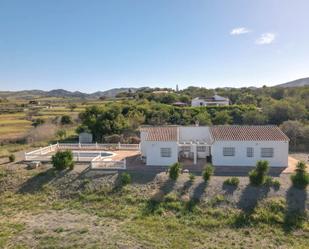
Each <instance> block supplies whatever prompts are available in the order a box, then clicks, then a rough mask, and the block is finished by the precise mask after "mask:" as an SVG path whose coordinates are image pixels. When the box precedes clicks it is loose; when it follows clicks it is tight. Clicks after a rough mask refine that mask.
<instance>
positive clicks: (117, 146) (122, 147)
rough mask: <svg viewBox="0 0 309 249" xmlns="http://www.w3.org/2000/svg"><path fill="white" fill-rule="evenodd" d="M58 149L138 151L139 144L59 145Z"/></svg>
mask: <svg viewBox="0 0 309 249" xmlns="http://www.w3.org/2000/svg"><path fill="white" fill-rule="evenodd" d="M58 148H59V149H75V150H81V149H88V150H89V149H93V150H139V149H140V145H139V144H121V143H110V144H101V143H91V144H82V143H75V144H74V143H71V144H69V143H59V144H58Z"/></svg>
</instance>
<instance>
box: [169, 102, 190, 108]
mask: <svg viewBox="0 0 309 249" xmlns="http://www.w3.org/2000/svg"><path fill="white" fill-rule="evenodd" d="M172 105H173V106H178V107H184V106H187V103H184V102H180V101H178V102H174V103H173V104H172Z"/></svg>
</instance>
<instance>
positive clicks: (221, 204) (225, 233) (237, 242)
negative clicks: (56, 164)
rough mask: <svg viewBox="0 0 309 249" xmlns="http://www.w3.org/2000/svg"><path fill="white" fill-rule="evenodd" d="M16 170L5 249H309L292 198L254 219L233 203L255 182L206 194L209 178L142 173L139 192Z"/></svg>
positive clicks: (307, 229)
mask: <svg viewBox="0 0 309 249" xmlns="http://www.w3.org/2000/svg"><path fill="white" fill-rule="evenodd" d="M10 168H11V170H9V171H6V170H4V171H2V173H1V172H0V189H4V188H5V186H7V188H5V190H6V191H5V192H2V193H0V225H1V231H0V247H3V248H6V247H9V248H17V247H19V248H179V245H181V248H299V249H304V248H307V245H308V242H309V222H308V220H302V222H295V223H294V224H290V223H288V222H287V219H286V218H287V213H286V206H287V205H288V204H287V203H286V200H285V194H284V193H285V192H282V193H281V196H277V197H265V198H264V199H261V200H259V201H258V203H257V205H256V206H255V207H254V209H253V210H252V211H250V212H247V211H244V210H242V209H240V208H238V207H236V206H235V205H234V204H235V203H237V202H238V201H237V199H238V198H235V200H234V198H228V197H229V196H230V195H235V196H237V195H239V194H240V195H242V194H241V193H246V191H247V183H246V182H247V181H241V183H240V186H239V188H238V189H237V190H236V192H237V194H236V193H235V194H234V193H233V192H229V193H228V194H227V193H225V192H224V190H222V182H223V181H224V179H225V178H224V177H221V178H220V177H218V178H213V179H211V181H210V183H209V185H207V186H206V185H202V186H203V187H202V188H201V187H200V186H201V184H202V183H203V182H202V181H201V177H196V179H195V180H194V182H191V183H189V178H188V176H187V175H182V176H181V178H180V179H179V180H178V181H177V182H175V183H174V182H171V181H169V180H168V179H167V178H166V175H165V174H164V173H163V174H161V175H145V174H137V173H134V174H132V180H133V184H132V185H129V186H126V187H124V188H120V187H119V185H118V184H117V174H108V175H106V174H102V173H101V174H100V173H99V172H96V173H95V172H86V173H85V172H82V171H81V170H82V169H78V168H77V169H76V170H74V171H73V172H62V173H57V172H54V171H53V170H50V169H49V168H48V167H47V168H46V167H44V168H42V169H36V170H31V171H27V170H25V169H22V168H20V166H16V167H12V166H11V167H10ZM281 181H282V183H283V186H282V187H283V188H285V189H288V188H289V185H288V183H285V180H284V179H282V180H281ZM218 182H219V183H218ZM1 183H2V184H1ZM191 192H192V193H196V194H197V195H198V196H200V201H199V202H196V201H191V200H190V193H191ZM224 193H225V194H224ZM155 196H156V197H158V198H156V199H154V197H155ZM295 221H296V220H295Z"/></svg>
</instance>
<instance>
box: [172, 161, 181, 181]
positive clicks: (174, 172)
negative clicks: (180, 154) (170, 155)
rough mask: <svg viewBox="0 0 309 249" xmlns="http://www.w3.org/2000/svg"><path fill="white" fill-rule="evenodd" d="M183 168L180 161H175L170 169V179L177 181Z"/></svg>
mask: <svg viewBox="0 0 309 249" xmlns="http://www.w3.org/2000/svg"><path fill="white" fill-rule="evenodd" d="M181 168H182V165H181V164H180V163H179V162H177V163H174V164H173V165H171V166H170V169H169V177H170V179H172V180H174V181H176V180H177V178H178V177H179V174H180V170H181Z"/></svg>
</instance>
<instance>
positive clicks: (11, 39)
mask: <svg viewBox="0 0 309 249" xmlns="http://www.w3.org/2000/svg"><path fill="white" fill-rule="evenodd" d="M308 9H309V1H308V0H293V1H291V0H258V1H248V0H233V1H232V0H216V1H215V0H213V1H207V0H110V1H103V0H44V1H42V0H27V1H24V0H0V90H19V89H43V90H49V89H55V88H64V89H67V90H79V91H84V92H94V91H97V90H106V89H110V88H114V87H139V86H151V87H154V86H162V87H163V86H164V87H175V85H176V84H179V86H180V88H184V87H186V86H189V85H196V86H204V87H207V88H213V87H220V86H232V87H241V86H252V85H255V86H262V85H263V84H266V85H274V84H277V83H283V82H286V81H290V80H294V79H297V78H301V77H309V46H308V44H309V28H308V25H309V15H308Z"/></svg>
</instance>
